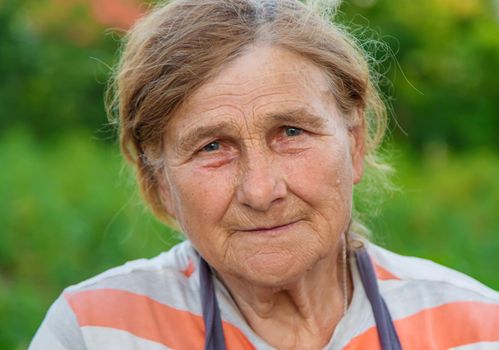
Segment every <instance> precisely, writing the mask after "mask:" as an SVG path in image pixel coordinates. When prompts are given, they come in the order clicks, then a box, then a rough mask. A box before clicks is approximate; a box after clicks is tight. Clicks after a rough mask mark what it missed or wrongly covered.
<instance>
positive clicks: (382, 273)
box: [373, 263, 400, 281]
mask: <svg viewBox="0 0 499 350" xmlns="http://www.w3.org/2000/svg"><path fill="white" fill-rule="evenodd" d="M373 265H374V271H375V272H376V277H377V278H378V279H379V280H383V281H386V280H400V278H398V277H397V276H395V275H394V274H393V273H391V272H390V271H388V270H386V269H385V268H383V267H381V265H378V264H376V263H374V264H373Z"/></svg>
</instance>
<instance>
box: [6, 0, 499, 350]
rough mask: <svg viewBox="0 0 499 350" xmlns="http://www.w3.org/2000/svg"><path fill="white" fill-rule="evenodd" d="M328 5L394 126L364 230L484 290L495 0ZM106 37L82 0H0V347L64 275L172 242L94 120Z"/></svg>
mask: <svg viewBox="0 0 499 350" xmlns="http://www.w3.org/2000/svg"><path fill="white" fill-rule="evenodd" d="M340 11H341V12H340V15H339V16H338V20H339V21H341V22H343V23H346V24H347V25H348V26H349V27H350V28H353V30H354V32H356V33H357V35H358V36H359V37H361V38H363V42H364V46H365V47H366V49H368V50H369V51H371V52H372V53H373V54H372V55H373V58H374V59H375V60H377V61H378V62H379V65H378V70H379V71H381V72H383V73H385V74H386V76H387V77H388V79H387V80H385V81H382V84H381V87H382V89H383V90H384V91H385V94H386V96H390V98H389V100H390V101H391V104H392V106H393V117H394V118H396V120H397V123H398V124H400V127H398V126H397V123H395V119H393V120H392V125H391V132H390V137H389V139H388V141H387V144H386V148H387V150H388V153H390V154H391V162H392V164H393V165H394V167H395V168H396V175H395V178H394V180H395V183H396V184H397V186H398V187H399V188H400V190H399V191H396V192H393V193H391V194H387V195H386V196H384V197H383V201H382V204H381V205H380V208H379V213H378V215H374V210H373V207H372V206H364V207H363V208H360V209H361V210H363V211H364V212H365V213H367V218H368V219H367V220H368V223H369V226H370V227H371V228H372V229H373V232H374V240H375V241H376V242H378V243H380V244H382V245H383V246H386V247H388V248H389V249H391V250H393V251H396V252H399V253H402V254H407V255H417V256H420V257H425V258H429V259H432V260H434V261H437V262H439V263H442V264H444V265H447V266H450V267H452V268H455V269H457V270H460V271H462V272H464V273H466V274H469V275H471V276H473V277H475V278H477V279H478V280H480V281H482V282H483V283H485V284H487V285H489V286H491V287H492V288H494V289H499V277H498V275H497V270H498V267H499V266H498V265H499V264H498V263H499V258H498V254H499V236H498V235H499V222H498V219H497V213H498V208H499V176H498V174H499V155H498V150H499V141H498V140H499V138H498V137H497V134H498V133H499V88H498V78H499V9H498V7H497V5H495V3H494V2H492V1H478V0H476V1H475V0H420V1H410V0H401V1H389V0H383V1H381V0H379V1H374V0H356V1H353V0H352V1H346V2H345V3H344V4H343V6H342V7H341V8H340ZM366 27H369V28H372V30H370V31H366V30H365V28H366ZM359 28H362V29H359ZM373 36H374V37H375V38H376V37H377V38H381V39H382V40H383V41H384V42H386V43H387V44H388V46H389V48H390V50H391V51H393V52H395V53H396V55H395V57H396V58H389V57H388V58H387V56H386V49H385V50H383V49H382V47H380V45H378V44H375V42H374V41H372V40H367V38H372V37H373ZM118 38H119V35H118V34H112V33H110V32H109V31H107V30H106V28H105V26H103V25H101V24H99V23H98V22H97V21H96V20H95V19H94V17H93V16H92V13H91V11H90V10H89V7H88V6H86V5H85V2H84V1H82V2H79V3H78V6H74V7H70V8H68V9H66V10H65V11H62V9H59V8H55V7H54V5H53V1H50V0H38V1H34V0H25V1H22V2H20V1H15V0H4V1H0V166H1V167H2V169H1V171H0V329H1V330H2V331H1V332H0V349H23V348H26V347H27V345H28V343H29V340H30V339H31V337H32V336H33V334H34V332H35V330H36V328H37V327H38V325H39V324H40V322H41V320H42V318H43V316H44V314H45V312H46V310H47V308H48V307H49V305H50V303H51V302H52V301H53V300H54V299H55V298H56V297H57V295H58V294H59V293H60V292H61V291H62V289H63V288H64V287H65V286H68V285H70V284H73V283H77V282H79V281H81V280H83V279H86V278H89V277H91V276H93V275H95V274H97V273H99V272H101V271H103V270H105V269H107V268H110V267H112V266H115V265H118V264H122V263H124V262H125V261H127V260H130V259H136V258H141V257H151V256H154V255H156V254H158V253H159V252H161V251H163V250H165V249H168V247H170V246H171V245H173V244H175V243H176V242H178V240H179V238H178V236H176V235H175V234H174V233H173V232H172V231H171V230H169V229H167V228H166V227H164V226H162V225H161V224H159V223H158V222H156V221H155V220H154V218H152V216H151V215H150V214H149V212H148V211H147V210H146V209H145V208H144V207H143V205H142V204H141V202H140V199H139V196H138V195H137V193H136V191H137V190H136V188H135V186H134V184H133V176H132V175H131V174H130V173H129V171H127V170H126V169H125V168H124V167H123V164H122V160H121V157H120V155H119V152H118V149H117V146H116V142H115V141H114V135H113V132H112V130H110V128H109V127H107V126H106V117H105V113H104V108H103V103H102V96H103V89H104V82H105V81H106V79H107V76H108V74H109V68H108V67H107V66H108V65H112V63H113V57H114V55H115V52H116V49H117V45H118V40H117V39H118ZM387 82H388V83H387ZM401 129H403V130H405V133H404V132H402V131H401ZM361 193H362V192H359V193H358V194H357V197H359V196H362V195H361ZM356 199H357V200H360V199H362V198H356ZM369 201H370V199H368V201H367V202H369ZM376 207H378V205H376Z"/></svg>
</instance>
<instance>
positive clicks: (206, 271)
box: [199, 257, 225, 350]
mask: <svg viewBox="0 0 499 350" xmlns="http://www.w3.org/2000/svg"><path fill="white" fill-rule="evenodd" d="M199 287H200V289H201V305H202V306H203V321H204V328H205V344H204V349H205V350H225V337H224V332H223V329H222V318H221V317H220V309H219V308H218V302H217V297H216V295H215V288H214V287H213V279H212V278H211V271H210V267H209V266H208V263H207V262H206V261H205V260H204V259H203V258H201V257H200V259H199Z"/></svg>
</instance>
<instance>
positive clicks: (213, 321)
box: [199, 249, 402, 350]
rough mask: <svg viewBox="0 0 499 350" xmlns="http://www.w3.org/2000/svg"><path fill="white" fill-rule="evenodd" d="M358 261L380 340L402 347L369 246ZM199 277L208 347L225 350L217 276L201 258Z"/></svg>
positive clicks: (390, 349) (389, 348)
mask: <svg viewBox="0 0 499 350" xmlns="http://www.w3.org/2000/svg"><path fill="white" fill-rule="evenodd" d="M355 260H356V262H357V267H358V269H359V274H360V279H361V280H362V285H363V286H364V290H365V291H366V295H367V298H368V299H369V303H370V304H371V308H372V310H373V314H374V319H375V321H376V328H377V330H378V336H379V341H380V344H381V348H382V349H383V350H401V349H402V346H401V345H400V341H399V338H398V336H397V331H396V330H395V326H394V325H393V321H392V318H391V316H390V312H389V311H388V308H387V307H386V303H385V300H384V299H383V297H382V296H381V295H380V293H379V289H378V282H377V280H376V274H375V273H374V268H373V265H372V264H371V259H369V255H368V254H367V252H366V250H365V249H357V250H356V251H355ZM199 279H200V289H201V303H202V305H203V320H204V325H205V335H206V340H205V345H204V348H205V350H225V349H226V347H225V338H224V333H223V329H222V319H221V317H220V310H219V308H218V302H217V298H216V296H215V288H214V287H213V279H212V276H211V270H210V267H209V266H208V263H207V262H206V261H205V260H204V259H203V258H200V263H199Z"/></svg>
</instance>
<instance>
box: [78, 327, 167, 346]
mask: <svg viewBox="0 0 499 350" xmlns="http://www.w3.org/2000/svg"><path fill="white" fill-rule="evenodd" d="M81 331H82V333H83V337H84V338H85V345H86V347H87V350H104V349H105V350H124V349H134V350H139V349H140V350H168V349H171V348H168V347H166V346H164V345H162V344H159V343H156V342H154V341H151V340H147V339H143V338H139V337H136V336H134V335H133V334H131V333H128V332H126V331H122V330H119V329H114V328H106V327H82V328H81Z"/></svg>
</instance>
